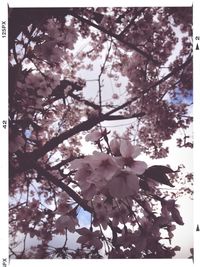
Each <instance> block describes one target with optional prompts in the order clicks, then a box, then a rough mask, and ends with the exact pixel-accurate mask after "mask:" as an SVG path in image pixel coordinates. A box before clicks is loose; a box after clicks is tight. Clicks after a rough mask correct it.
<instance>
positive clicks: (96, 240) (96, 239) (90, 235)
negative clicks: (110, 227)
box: [76, 227, 103, 249]
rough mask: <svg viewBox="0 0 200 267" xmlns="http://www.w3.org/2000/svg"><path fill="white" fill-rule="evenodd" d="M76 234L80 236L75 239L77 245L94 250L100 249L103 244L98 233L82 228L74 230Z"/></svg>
mask: <svg viewBox="0 0 200 267" xmlns="http://www.w3.org/2000/svg"><path fill="white" fill-rule="evenodd" d="M76 232H77V233H78V234H80V235H81V236H80V237H79V238H78V239H77V243H81V244H85V245H88V246H90V247H91V246H94V247H95V248H96V249H101V248H102V246H103V244H102V242H101V240H100V237H101V235H100V232H99V231H95V232H92V231H90V230H88V229H87V228H85V227H84V228H80V229H78V230H76Z"/></svg>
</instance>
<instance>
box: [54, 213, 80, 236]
mask: <svg viewBox="0 0 200 267" xmlns="http://www.w3.org/2000/svg"><path fill="white" fill-rule="evenodd" d="M76 225H78V220H77V218H75V217H72V216H69V215H61V216H60V217H59V218H58V219H57V220H56V224H55V226H56V229H57V231H58V232H60V233H64V230H65V229H67V230H68V231H69V232H71V233H74V232H75V227H76Z"/></svg>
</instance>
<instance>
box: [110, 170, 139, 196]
mask: <svg viewBox="0 0 200 267" xmlns="http://www.w3.org/2000/svg"><path fill="white" fill-rule="evenodd" d="M108 190H109V193H110V195H111V196H113V197H118V198H123V197H128V196H132V195H136V194H137V193H138V190H139V180H138V177H137V176H136V175H135V174H134V173H133V172H130V171H127V170H122V171H120V172H118V174H116V175H115V176H113V178H112V180H111V181H109V183H108Z"/></svg>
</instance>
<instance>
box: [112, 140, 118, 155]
mask: <svg viewBox="0 0 200 267" xmlns="http://www.w3.org/2000/svg"><path fill="white" fill-rule="evenodd" d="M119 148H120V143H119V141H118V140H117V138H114V139H112V140H111V141H110V149H111V152H112V154H113V155H114V156H120V149H119Z"/></svg>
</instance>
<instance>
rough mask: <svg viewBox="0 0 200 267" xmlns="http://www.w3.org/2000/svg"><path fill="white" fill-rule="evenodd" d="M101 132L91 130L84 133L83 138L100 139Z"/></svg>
mask: <svg viewBox="0 0 200 267" xmlns="http://www.w3.org/2000/svg"><path fill="white" fill-rule="evenodd" d="M101 137H102V133H101V132H99V131H93V132H91V133H89V134H87V135H86V137H85V140H86V141H91V142H97V141H99V140H100V139H101Z"/></svg>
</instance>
